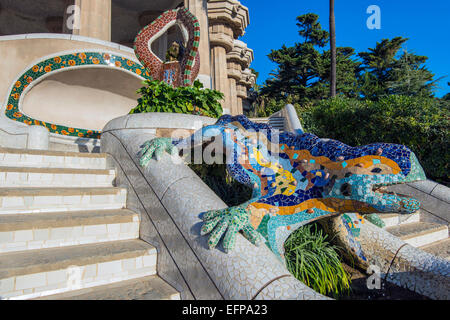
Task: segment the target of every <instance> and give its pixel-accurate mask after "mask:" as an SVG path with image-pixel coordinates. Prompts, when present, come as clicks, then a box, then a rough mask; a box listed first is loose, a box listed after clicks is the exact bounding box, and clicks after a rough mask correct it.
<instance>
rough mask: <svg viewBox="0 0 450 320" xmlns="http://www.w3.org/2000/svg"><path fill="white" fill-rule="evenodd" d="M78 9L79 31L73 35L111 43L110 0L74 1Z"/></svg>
mask: <svg viewBox="0 0 450 320" xmlns="http://www.w3.org/2000/svg"><path fill="white" fill-rule="evenodd" d="M75 5H77V6H79V8H80V29H74V30H73V34H77V35H80V36H85V37H92V38H96V39H100V40H105V41H111V0H95V1H92V0H75Z"/></svg>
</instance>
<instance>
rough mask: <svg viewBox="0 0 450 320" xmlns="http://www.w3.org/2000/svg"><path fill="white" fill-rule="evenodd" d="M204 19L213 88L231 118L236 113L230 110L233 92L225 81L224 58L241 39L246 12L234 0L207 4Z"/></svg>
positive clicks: (211, 0)
mask: <svg viewBox="0 0 450 320" xmlns="http://www.w3.org/2000/svg"><path fill="white" fill-rule="evenodd" d="M208 19H209V36H210V45H211V53H212V57H211V58H212V59H211V64H212V70H213V72H212V77H213V88H214V89H216V90H219V91H221V92H222V93H223V94H224V96H225V98H224V101H223V103H222V106H223V108H224V113H232V114H233V113H234V114H235V112H237V110H238V109H237V107H236V103H234V106H233V100H234V99H235V98H234V92H235V90H234V84H233V83H230V80H229V77H228V71H227V56H226V55H227V53H229V52H231V51H232V49H233V46H234V44H233V41H234V39H237V38H238V37H240V36H242V35H244V30H245V28H246V27H247V25H248V22H249V17H248V9H247V8H246V7H244V6H242V5H241V4H240V3H239V1H237V0H209V1H208ZM232 78H233V77H232ZM232 92H233V93H232Z"/></svg>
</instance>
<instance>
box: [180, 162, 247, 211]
mask: <svg viewBox="0 0 450 320" xmlns="http://www.w3.org/2000/svg"><path fill="white" fill-rule="evenodd" d="M189 167H190V168H191V169H192V170H193V171H194V172H195V173H196V174H197V175H198V176H199V177H200V178H201V179H202V180H203V182H204V183H206V184H207V185H208V187H210V188H211V190H213V191H214V192H215V193H216V194H217V196H218V197H219V198H221V199H222V200H223V202H225V203H226V204H227V206H229V207H233V206H237V205H240V204H242V203H244V202H245V201H248V200H249V199H250V198H251V196H252V189H251V188H249V187H247V186H245V185H243V184H241V183H239V182H237V181H236V180H234V179H233V178H232V177H231V175H230V174H229V173H228V171H227V170H226V165H225V164H211V165H206V164H190V165H189Z"/></svg>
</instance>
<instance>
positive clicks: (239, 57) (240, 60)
mask: <svg viewBox="0 0 450 320" xmlns="http://www.w3.org/2000/svg"><path fill="white" fill-rule="evenodd" d="M249 52H251V53H253V51H252V50H249V49H248V48H247V44H245V43H244V42H242V41H239V40H234V42H233V50H232V51H230V52H229V53H228V55H227V62H228V64H227V65H228V81H229V83H230V96H231V97H230V103H231V105H230V109H231V114H232V115H237V114H243V113H244V110H243V108H242V99H240V98H239V97H238V85H237V84H238V82H239V81H240V80H241V78H242V70H244V69H246V68H247V67H248V66H249V65H250V63H251V62H252V61H253V55H249V54H248V53H249ZM240 90H242V89H240Z"/></svg>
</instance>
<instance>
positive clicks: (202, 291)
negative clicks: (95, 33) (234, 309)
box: [101, 113, 328, 300]
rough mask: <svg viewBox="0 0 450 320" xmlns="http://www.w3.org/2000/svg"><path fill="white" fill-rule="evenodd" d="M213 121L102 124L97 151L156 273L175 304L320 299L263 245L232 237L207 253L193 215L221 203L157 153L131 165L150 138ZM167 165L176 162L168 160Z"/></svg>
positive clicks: (157, 116)
mask: <svg viewBox="0 0 450 320" xmlns="http://www.w3.org/2000/svg"><path fill="white" fill-rule="evenodd" d="M214 122H215V119H211V118H205V117H198V116H192V115H180V114H162V113H146V114H136V115H128V116H124V117H121V118H117V119H114V120H112V121H110V122H109V123H108V124H107V125H106V127H105V128H104V129H103V134H102V137H101V150H102V152H106V153H108V154H109V155H110V156H111V159H112V160H111V161H112V162H113V164H114V166H115V167H116V168H117V169H118V178H117V184H118V185H120V186H123V187H127V188H128V191H129V192H128V195H129V196H128V199H127V208H130V209H132V210H134V211H136V212H138V213H139V214H140V217H141V226H140V237H141V239H143V240H145V241H147V242H149V243H151V244H152V245H154V246H156V247H157V248H158V254H159V257H160V258H159V259H158V260H159V261H158V274H159V275H160V276H161V278H163V279H164V280H165V281H167V282H168V283H169V284H170V285H172V286H173V287H175V288H176V289H177V290H179V291H180V292H181V295H182V298H183V299H245V300H247V299H302V300H303V299H307V300H309V299H328V298H327V297H325V296H322V295H320V294H318V293H317V292H315V291H314V290H312V289H310V288H309V287H307V286H306V285H304V284H303V283H301V282H300V281H298V280H297V279H295V278H294V277H293V276H292V275H291V274H290V273H289V272H288V271H287V269H286V268H285V266H284V265H283V264H282V263H281V262H280V261H279V260H278V259H277V258H276V257H275V255H274V254H273V253H272V252H271V251H270V250H269V249H268V248H267V247H266V246H264V245H262V246H259V247H256V246H254V245H252V244H251V243H250V242H249V241H247V240H246V239H245V238H244V237H243V236H242V235H240V234H239V235H238V239H237V242H236V247H235V250H233V251H232V252H230V253H228V254H226V253H225V252H224V251H223V250H222V249H212V250H210V249H208V245H207V238H208V237H207V236H200V227H201V221H202V220H201V219H200V218H199V214H200V213H201V212H204V211H207V210H214V209H221V208H224V207H226V204H225V203H224V202H223V201H222V200H221V199H220V198H218V197H217V195H216V194H215V193H214V192H213V191H212V190H211V189H209V187H208V186H207V185H206V184H205V183H204V182H203V181H202V180H201V179H200V178H199V177H198V176H197V175H196V174H195V173H194V172H193V171H192V170H191V169H190V168H189V167H188V166H186V165H185V164H184V163H181V161H177V162H178V163H174V162H173V161H172V160H173V158H171V157H170V156H169V155H167V154H165V155H164V156H163V158H162V159H161V160H160V161H155V160H151V163H150V164H149V165H148V167H147V168H145V169H143V168H142V167H141V166H140V165H139V151H140V146H141V145H142V144H143V143H144V142H145V141H147V140H150V139H152V138H154V137H156V136H171V134H172V133H174V131H175V130H177V133H178V134H181V135H189V134H190V133H191V132H192V131H193V130H195V129H198V128H200V127H201V126H202V125H208V124H212V123H214ZM175 159H179V158H178V156H176V158H175Z"/></svg>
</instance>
